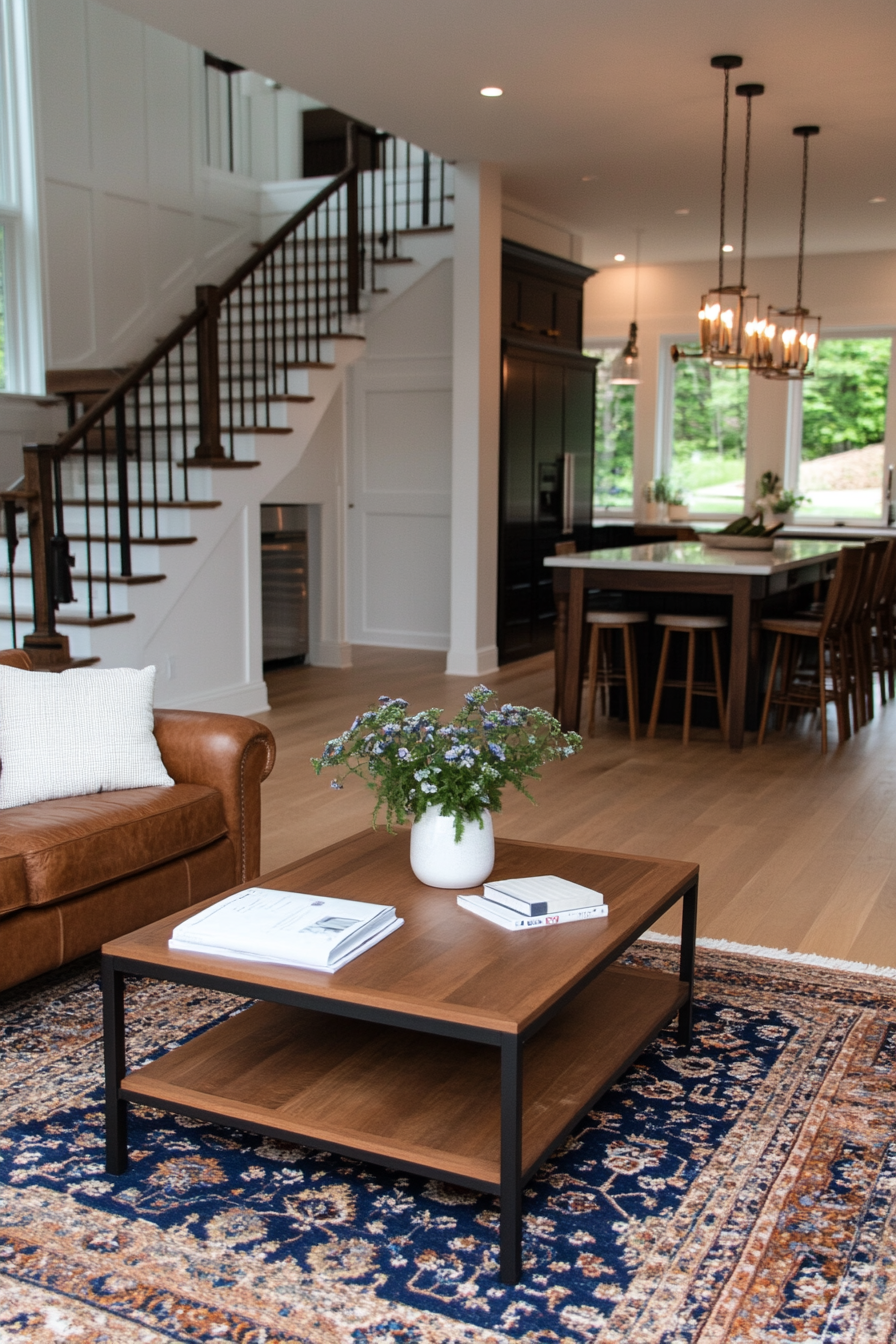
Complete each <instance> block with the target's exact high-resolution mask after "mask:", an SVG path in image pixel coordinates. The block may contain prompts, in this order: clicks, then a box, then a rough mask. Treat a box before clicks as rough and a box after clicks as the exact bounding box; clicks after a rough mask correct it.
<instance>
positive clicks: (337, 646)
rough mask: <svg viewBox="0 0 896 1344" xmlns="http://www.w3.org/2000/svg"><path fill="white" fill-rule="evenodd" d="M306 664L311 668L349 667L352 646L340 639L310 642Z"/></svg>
mask: <svg viewBox="0 0 896 1344" xmlns="http://www.w3.org/2000/svg"><path fill="white" fill-rule="evenodd" d="M308 662H309V664H310V665H311V666H312V667H351V665H352V646H351V644H349V643H348V642H347V641H345V640H340V639H320V640H312V641H311V647H310V649H309V651H308Z"/></svg>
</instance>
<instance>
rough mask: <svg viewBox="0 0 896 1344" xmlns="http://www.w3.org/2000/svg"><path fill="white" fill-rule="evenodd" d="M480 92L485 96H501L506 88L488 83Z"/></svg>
mask: <svg viewBox="0 0 896 1344" xmlns="http://www.w3.org/2000/svg"><path fill="white" fill-rule="evenodd" d="M479 92H480V93H481V94H482V96H483V98H500V97H501V95H502V94H503V92H504V90H503V89H499V88H498V86H497V85H496V84H487V85H486V87H485V88H484V89H480V90H479Z"/></svg>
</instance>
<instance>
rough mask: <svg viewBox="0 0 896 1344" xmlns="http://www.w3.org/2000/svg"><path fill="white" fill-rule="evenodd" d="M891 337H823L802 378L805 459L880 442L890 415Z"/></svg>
mask: <svg viewBox="0 0 896 1344" xmlns="http://www.w3.org/2000/svg"><path fill="white" fill-rule="evenodd" d="M890 347H891V340H890V338H889V337H888V336H883V337H872V338H861V339H853V338H850V339H848V340H826V341H822V342H821V345H820V346H819V350H818V369H817V372H816V374H815V377H814V378H807V379H806V380H805V382H804V383H803V458H804V459H811V458H816V457H826V456H827V455H828V454H829V453H839V452H843V451H844V450H845V449H848V448H864V447H865V446H866V445H867V444H869V443H880V442H881V441H882V440H883V437H884V421H885V420H886V415H887V384H888V380H889V374H890Z"/></svg>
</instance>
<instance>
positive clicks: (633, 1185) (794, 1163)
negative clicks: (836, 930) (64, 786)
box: [0, 942, 896, 1344]
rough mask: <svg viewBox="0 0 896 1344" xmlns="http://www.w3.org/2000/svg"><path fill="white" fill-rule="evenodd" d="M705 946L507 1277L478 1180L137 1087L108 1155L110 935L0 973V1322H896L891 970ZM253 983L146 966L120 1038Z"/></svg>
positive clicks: (181, 1036) (540, 1181) (562, 1327)
mask: <svg viewBox="0 0 896 1344" xmlns="http://www.w3.org/2000/svg"><path fill="white" fill-rule="evenodd" d="M698 955H699V961H698V975H699V979H698V988H699V1007H698V1014H697V1033H696V1042H695V1046H694V1049H693V1051H692V1052H691V1053H690V1054H689V1055H683V1054H680V1053H679V1052H678V1051H677V1049H676V1048H675V1045H674V1040H673V1038H672V1033H671V1032H669V1033H666V1035H665V1036H664V1037H663V1038H662V1039H661V1040H660V1041H659V1042H658V1043H657V1045H656V1046H655V1047H654V1048H653V1049H651V1050H650V1051H648V1052H647V1053H646V1054H645V1055H644V1056H643V1057H642V1059H641V1060H640V1061H639V1062H638V1063H637V1064H636V1065H635V1066H634V1067H633V1068H632V1069H631V1070H630V1072H629V1073H628V1074H627V1075H626V1077H625V1078H624V1079H623V1080H622V1081H621V1082H620V1083H619V1084H618V1085H617V1086H616V1087H615V1088H614V1089H613V1090H612V1091H611V1092H610V1093H608V1094H607V1096H606V1097H605V1098H604V1100H603V1101H602V1103H601V1105H600V1106H599V1107H598V1108H597V1109H596V1110H595V1111H594V1112H593V1113H592V1114H591V1115H589V1116H588V1117H587V1118H586V1119H585V1120H584V1121H583V1123H582V1124H581V1125H580V1127H579V1129H578V1131H577V1132H576V1133H575V1134H574V1135H573V1136H572V1138H571V1139H570V1140H569V1141H568V1142H567V1144H566V1145H565V1147H564V1149H563V1150H562V1152H560V1153H558V1154H557V1155H556V1156H555V1157H554V1159H553V1160H552V1161H551V1162H550V1163H549V1164H548V1165H546V1166H545V1167H544V1168H543V1169H542V1170H541V1172H539V1174H538V1175H537V1177H536V1178H535V1179H534V1180H533V1182H532V1184H531V1186H530V1187H529V1189H527V1191H526V1199H525V1206H526V1219H525V1247H524V1262H525V1270H524V1276H523V1280H522V1282H521V1283H520V1284H519V1285H518V1286H517V1287H515V1288H507V1287H505V1286H503V1285H502V1284H501V1283H500V1281H499V1279H498V1276H497V1263H496V1262H497V1244H496V1243H497V1225H498V1210H497V1204H496V1201H495V1200H494V1199H493V1198H492V1197H490V1196H479V1195H476V1194H474V1193H472V1192H470V1191H467V1190H461V1189H459V1188H454V1187H451V1186H446V1185H441V1184H439V1183H437V1182H434V1181H426V1180H423V1179H417V1178H414V1177H410V1176H402V1175H395V1174H393V1173H390V1172H388V1171H386V1170H384V1169H382V1168H379V1167H375V1166H368V1165H361V1164H359V1163H356V1162H352V1161H348V1160H346V1159H343V1158H335V1157H333V1156H330V1155H327V1154H320V1153H315V1152H311V1151H308V1150H306V1149H302V1148H299V1147H296V1146H288V1145H285V1144H282V1143H279V1142H274V1141H271V1140H264V1139H260V1138H254V1137H251V1136H246V1135H244V1134H240V1133H238V1132H236V1131H234V1130H228V1129H222V1128H211V1127H208V1126H204V1125H202V1124H200V1123H199V1122H197V1121H193V1120H187V1119H178V1118H176V1117H173V1116H168V1115H162V1114H160V1113H158V1112H153V1111H149V1110H142V1111H138V1112H137V1114H136V1116H135V1118H134V1123H133V1127H132V1162H131V1167H130V1169H129V1171H128V1172H127V1173H126V1174H125V1175H124V1176H122V1177H109V1176H107V1175H106V1174H105V1171H104V1167H103V1149H102V1144H103V1120H102V1105H101V1103H102V1090H101V1085H100V1080H101V1072H100V1070H101V1059H100V1005H99V992H98V982H97V964H96V962H94V961H88V962H82V963H80V964H78V965H77V966H76V967H74V968H70V969H69V970H67V971H65V972H60V973H58V974H57V975H55V976H52V977H45V978H44V979H43V980H42V981H39V982H34V983H33V984H32V985H30V986H25V987H22V988H21V989H19V990H17V991H11V992H9V993H8V994H6V995H3V996H0V1014H2V1016H0V1029H2V1036H0V1046H2V1093H0V1096H2V1100H0V1182H2V1184H0V1340H2V1341H4V1344H5V1342H6V1341H19V1340H27V1341H29V1344H44V1342H45V1341H56V1340H62V1339H65V1340H73V1341H77V1344H99V1342H100V1341H114V1342H115V1344H155V1342H156V1341H162V1340H167V1341H170V1340H175V1341H183V1342H184V1344H210V1342H211V1341H214V1340H226V1341H234V1344H287V1341H290V1342H291V1341H315V1344H317V1342H318V1341H325V1342H327V1344H330V1342H331V1341H332V1344H343V1342H344V1341H351V1342H352V1344H460V1341H467V1342H469V1344H486V1342H497V1341H502V1342H503V1341H519V1342H523V1341H525V1344H549V1342H550V1344H561V1342H563V1344H566V1342H568V1344H580V1342H581V1341H583V1340H587V1341H591V1340H595V1341H599V1342H600V1344H615V1342H616V1341H623V1340H624V1341H630V1342H631V1344H688V1342H689V1341H700V1342H701V1344H722V1342H723V1341H724V1344H735V1342H740V1341H751V1342H752V1341H762V1342H763V1344H767V1342H768V1341H782V1342H783V1341H787V1342H788V1344H791V1342H793V1341H804V1340H805V1341H809V1340H813V1341H820V1340H824V1341H825V1342H826V1344H846V1341H853V1342H854V1344H883V1341H885V1340H890V1339H892V1338H894V1330H896V1239H894V1208H896V1203H894V1197H896V1144H894V1138H896V1087H894V1081H896V1079H894V1067H896V984H894V983H893V981H891V980H890V981H888V980H883V979H880V978H875V977H872V976H865V975H857V974H849V973H844V972H842V971H835V970H828V969H824V968H817V967H814V966H805V965H799V964H794V963H788V962H784V961H761V960H758V959H756V958H754V957H749V956H743V955H733V954H730V953H725V952H719V951H713V950H701V951H700V953H699V954H698ZM633 960H636V961H637V962H638V963H640V964H643V965H650V966H656V967H662V968H664V969H672V968H673V967H674V965H675V963H676V949H674V948H669V947H666V946H663V945H660V944H653V943H644V942H642V943H640V944H638V945H637V949H636V951H635V952H634V953H633ZM240 1006H241V1005H240V1004H239V1003H238V1002H237V1001H236V1000H233V999H229V998H226V997H224V996H222V995H219V994H213V993H210V992H206V991H198V990H191V989H186V988H177V987H175V986H172V985H154V984H152V983H151V982H141V983H140V984H139V985H138V986H135V988H134V989H133V990H132V991H131V993H130V994H129V997H128V1012H129V1015H130V1026H129V1040H130V1041H131V1043H132V1055H131V1062H132V1063H135V1062H137V1061H141V1060H144V1059H149V1058H151V1057H152V1052H153V1050H156V1049H158V1048H161V1049H165V1050H167V1049H171V1048H172V1047H174V1046H176V1045H177V1044H178V1043H179V1042H180V1041H183V1040H185V1039H187V1038H188V1037H189V1036H191V1035H192V1034H194V1033H195V1032H196V1031H198V1030H200V1029H202V1028H204V1027H205V1026H207V1025H209V1024H210V1023H212V1022H214V1021H217V1020H220V1019H221V1018H223V1017H225V1016H227V1015H228V1014H230V1013H233V1012H234V1011H238V1010H239V1008H240ZM159 1043H161V1047H159Z"/></svg>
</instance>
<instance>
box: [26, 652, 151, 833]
mask: <svg viewBox="0 0 896 1344" xmlns="http://www.w3.org/2000/svg"><path fill="white" fill-rule="evenodd" d="M155 677H156V670H155V668H154V667H144V668H143V670H142V671H138V670H137V668H135V667H115V668H109V669H108V670H106V669H102V668H87V667H76V668H70V669H69V671H67V672H25V671H23V670H22V669H21V668H17V667H2V666H0V808H5V807H20V806H21V805H22V804H23V803H39V802H43V801H44V800H45V799H48V798H73V797H74V796H75V795H77V794H84V793H104V792H106V791H107V790H108V789H140V788H144V787H145V786H146V785H150V784H162V785H173V784H174V780H173V779H172V778H171V776H170V775H169V774H168V771H167V770H166V769H165V766H164V763H163V761H162V755H161V752H160V751H159V744H158V743H157V742H156V739H155V737H154V735H153V717H152V692H153V683H154V682H155Z"/></svg>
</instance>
